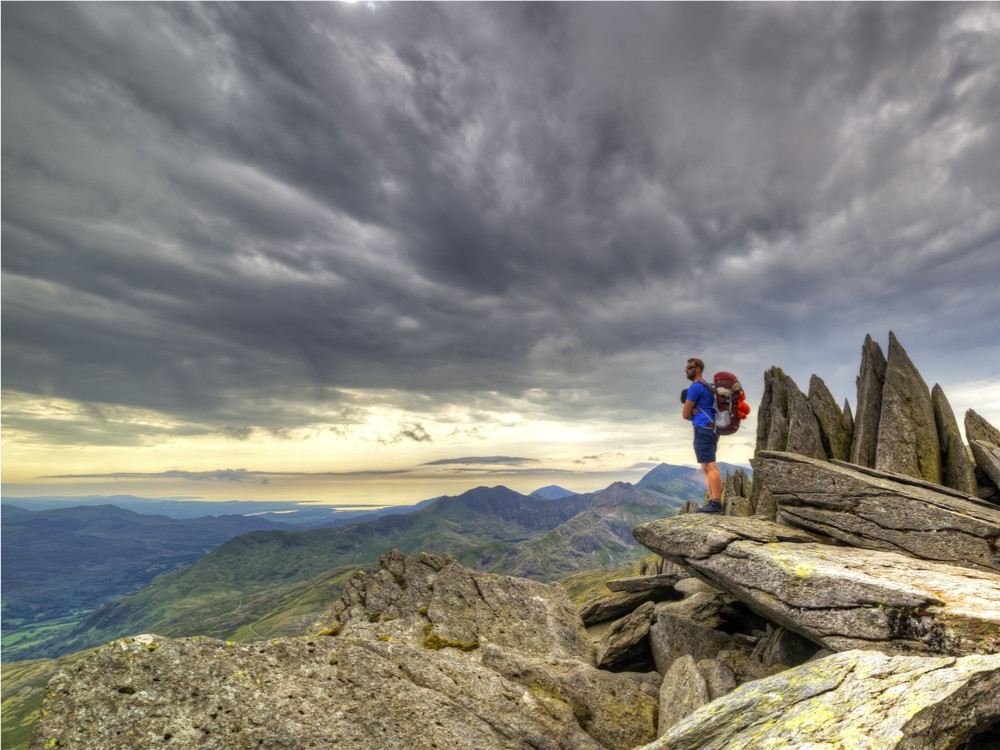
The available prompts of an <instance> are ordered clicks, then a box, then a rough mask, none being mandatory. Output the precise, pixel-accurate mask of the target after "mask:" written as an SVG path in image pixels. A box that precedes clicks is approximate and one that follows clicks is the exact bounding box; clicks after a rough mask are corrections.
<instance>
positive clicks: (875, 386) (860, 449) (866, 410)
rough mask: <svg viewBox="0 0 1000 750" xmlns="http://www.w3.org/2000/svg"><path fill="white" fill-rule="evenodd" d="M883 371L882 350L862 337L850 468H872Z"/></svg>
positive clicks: (883, 357)
mask: <svg viewBox="0 0 1000 750" xmlns="http://www.w3.org/2000/svg"><path fill="white" fill-rule="evenodd" d="M885 368H886V361H885V355H884V354H883V353H882V347H880V346H879V345H878V343H877V342H875V341H873V340H872V337H871V336H870V335H869V336H865V343H864V344H863V345H862V347H861V372H860V373H859V375H858V380H857V389H858V411H857V414H856V415H855V417H854V436H853V438H852V441H851V463H852V464H858V465H859V466H869V467H874V466H875V451H876V448H877V447H878V427H879V420H880V419H881V416H882V386H883V384H884V383H885Z"/></svg>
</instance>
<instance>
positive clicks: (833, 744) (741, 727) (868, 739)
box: [641, 651, 1000, 750]
mask: <svg viewBox="0 0 1000 750" xmlns="http://www.w3.org/2000/svg"><path fill="white" fill-rule="evenodd" d="M998 720H1000V655H992V656H966V657H962V658H951V657H936V658H930V657H915V656H887V655H885V654H881V653H878V652H873V651H846V652H844V653H840V654H835V655H833V656H829V657H827V658H825V659H820V660H817V661H813V662H809V663H808V664H804V665H802V666H800V667H796V668H795V669H789V670H786V671H784V672H781V673H780V674H777V675H774V676H772V677H768V678H765V679H763V680H757V681H755V682H750V683H747V684H746V685H743V686H741V687H739V688H737V689H736V690H734V691H733V692H731V693H729V694H728V695H727V696H725V697H723V698H720V699H718V700H716V701H713V702H712V703H710V704H708V705H707V706H704V707H703V708H701V709H699V710H698V711H696V712H694V713H693V714H691V715H690V716H688V717H687V718H686V719H684V720H683V721H681V722H680V723H678V724H675V725H674V726H672V727H671V728H670V729H669V730H668V731H667V732H666V733H665V734H664V735H662V736H661V737H660V738H659V739H657V740H656V741H655V742H653V743H650V744H648V745H645V746H643V748H641V750H745V749H746V748H779V747H782V748H823V749H824V750H847V748H859V749H860V748H865V750H896V749H899V750H903V749H904V748H905V749H906V750H918V749H919V750H947V749H948V748H955V747H960V746H961V743H962V742H963V741H964V739H966V738H967V736H968V735H969V734H970V733H972V732H973V731H975V729H976V727H981V726H984V725H989V724H990V723H992V722H995V721H998ZM982 747H985V746H982Z"/></svg>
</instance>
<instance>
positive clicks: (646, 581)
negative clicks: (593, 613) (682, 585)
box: [604, 573, 687, 592]
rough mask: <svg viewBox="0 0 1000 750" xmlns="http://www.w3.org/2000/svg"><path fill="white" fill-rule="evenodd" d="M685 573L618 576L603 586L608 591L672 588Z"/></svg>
mask: <svg viewBox="0 0 1000 750" xmlns="http://www.w3.org/2000/svg"><path fill="white" fill-rule="evenodd" d="M686 575H687V574H686V573H677V574H674V573H666V574H664V575H656V576H635V577H633V578H619V579H618V580H615V581H608V582H607V583H606V584H604V585H605V586H607V587H608V589H609V590H610V591H629V592H636V591H655V590H657V589H672V588H673V587H674V584H675V583H677V582H678V581H679V580H681V579H682V578H684V577H685V576H686Z"/></svg>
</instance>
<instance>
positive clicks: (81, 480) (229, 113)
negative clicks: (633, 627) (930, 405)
mask: <svg viewBox="0 0 1000 750" xmlns="http://www.w3.org/2000/svg"><path fill="white" fill-rule="evenodd" d="M2 33H3V40H2V41H3V48H2V51H3V69H2V76H3V78H2V83H3V89H2V92H3V134H2V135H3V235H2V262H3V277H2V280H3V289H2V305H3V310H2V324H3V331H2V334H3V341H2V358H3V359H2V365H3V372H2V376H3V379H2V386H3V398H2V405H3V423H2V437H3V485H4V487H3V489H4V493H5V494H6V495H14V496H18V495H21V496H23V495H32V494H110V493H119V492H127V493H132V494H138V495H145V496H187V497H204V498H212V499H221V498H238V499H295V500H302V499H306V500H316V501H322V502H328V503H341V504H346V503H397V502H415V501H417V500H421V499H423V498H426V497H432V496H435V495H438V494H444V493H449V494H455V493H457V492H460V491H462V490H464V489H468V488H470V487H474V486H476V485H478V484H489V485H494V484H505V485H507V486H509V487H512V488H514V489H518V490H521V491H531V490H533V489H536V488H538V487H541V486H543V485H546V484H550V483H556V484H560V485H562V486H564V487H567V488H569V489H573V490H577V491H587V490H594V489H599V488H601V487H604V486H606V485H607V484H608V483H609V482H610V481H613V480H615V479H626V480H635V479H637V478H638V477H640V476H641V475H642V473H643V472H644V471H645V470H646V469H647V468H648V467H649V466H651V465H655V464H656V463H658V462H660V461H666V462H668V463H675V464H690V463H693V455H692V454H691V450H690V447H689V443H690V426H689V425H688V424H687V423H686V422H683V421H682V420H681V419H680V417H679V410H680V404H679V400H678V393H679V391H680V389H681V388H682V387H684V385H685V384H686V381H685V380H684V377H683V365H684V361H685V359H686V358H687V357H690V356H700V357H702V358H703V359H705V360H706V361H707V363H708V368H709V370H710V371H714V370H716V369H727V370H732V371H735V372H737V373H738V374H739V375H740V376H741V378H742V379H743V381H744V384H745V385H746V387H747V390H748V391H749V392H750V396H751V399H750V400H751V404H752V405H753V406H756V404H757V401H758V400H759V397H760V392H761V390H762V388H763V373H764V371H765V370H766V369H767V368H769V367H771V366H773V365H777V366H779V367H782V368H783V369H784V370H785V371H786V372H787V373H789V374H790V375H791V376H792V377H793V378H794V379H795V380H796V382H797V383H798V384H799V386H800V387H801V388H802V389H803V390H806V389H807V388H808V384H809V378H810V375H812V374H813V373H816V374H818V375H820V376H821V377H822V378H823V379H824V380H825V381H826V383H827V385H828V386H829V387H830V390H831V391H832V392H833V394H834V396H835V397H836V398H837V399H838V400H839V401H841V402H843V401H844V400H845V399H847V400H848V401H849V402H850V403H851V405H852V406H853V405H855V403H856V393H855V377H856V376H857V372H858V367H859V362H860V351H861V344H862V342H863V340H864V337H865V335H866V334H868V333H870V334H871V335H872V336H873V338H874V339H875V340H876V341H878V342H879V343H880V344H881V345H882V346H883V348H885V347H886V346H887V342H888V333H889V331H890V330H892V331H894V332H895V333H896V335H897V336H898V337H899V339H900V341H901V342H902V344H903V346H904V347H905V348H906V350H907V352H908V354H909V355H910V358H911V359H912V360H913V361H914V363H915V364H916V365H917V367H918V369H920V371H921V373H922V374H923V376H924V378H925V379H926V380H927V382H928V385H933V384H934V383H936V382H937V383H940V384H941V385H942V387H943V388H944V389H945V392H946V394H947V395H948V396H949V398H950V400H951V403H952V407H953V409H954V411H955V412H956V414H957V415H958V416H959V419H960V420H961V419H962V415H964V413H965V411H966V409H968V408H974V409H976V411H978V412H979V413H980V414H982V415H983V416H985V417H986V418H987V419H989V420H990V421H991V422H993V423H994V424H1000V395H998V393H997V391H998V390H1000V389H997V386H998V384H1000V378H998V375H997V372H998V370H997V366H998V363H1000V316H998V315H997V308H996V302H997V299H998V297H1000V295H998V282H1000V158H998V154H1000V6H998V5H996V4H969V5H965V4H955V3H946V4H935V3H919V4H907V3H889V4H861V5H845V4H837V3H819V4H786V3H774V4H755V3H739V4H711V3H696V4H654V3H643V4H617V3H616V4H590V3H587V4H577V3H570V4H556V3H546V4H533V3H526V4H520V3H513V4H507V3H504V4H466V3H447V4H442V5H435V4H430V3H417V4H409V3H399V4H397V3H392V2H389V3H381V2H375V3H367V4H366V3H364V2H359V3H353V4H340V3H336V4H332V3H303V4H284V3H268V2H264V3H247V4H228V3H226V4H222V3H219V4H207V5H197V4H189V3H170V4H158V3H120V4H119V3H113V4H105V3H4V4H3V7H2ZM991 389H992V390H991ZM754 437H755V426H754V423H753V421H752V420H751V422H750V425H749V427H748V428H746V429H745V430H742V431H741V432H740V433H739V434H738V435H737V436H734V437H729V438H724V439H723V447H722V450H721V452H720V459H721V460H725V461H730V462H733V463H741V462H745V461H746V460H747V459H748V458H749V457H750V455H751V454H752V446H753V441H754Z"/></svg>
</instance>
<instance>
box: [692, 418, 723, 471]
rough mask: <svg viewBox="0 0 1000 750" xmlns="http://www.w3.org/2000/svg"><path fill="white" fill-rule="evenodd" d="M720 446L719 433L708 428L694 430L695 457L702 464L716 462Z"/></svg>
mask: <svg viewBox="0 0 1000 750" xmlns="http://www.w3.org/2000/svg"><path fill="white" fill-rule="evenodd" d="M718 445H719V433H717V432H716V431H715V430H712V429H709V428H708V427H695V428H694V455H695V458H696V459H697V460H698V463H700V464H710V463H712V462H713V461H715V449H716V447H717V446H718Z"/></svg>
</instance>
